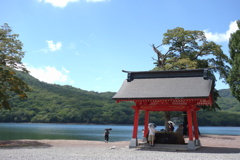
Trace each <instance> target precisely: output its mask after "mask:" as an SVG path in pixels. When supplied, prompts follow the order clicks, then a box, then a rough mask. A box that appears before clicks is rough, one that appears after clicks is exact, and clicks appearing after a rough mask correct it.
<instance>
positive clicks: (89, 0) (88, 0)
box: [86, 0, 110, 2]
mask: <svg viewBox="0 0 240 160" xmlns="http://www.w3.org/2000/svg"><path fill="white" fill-rule="evenodd" d="M86 1H87V2H106V1H110V0H86Z"/></svg>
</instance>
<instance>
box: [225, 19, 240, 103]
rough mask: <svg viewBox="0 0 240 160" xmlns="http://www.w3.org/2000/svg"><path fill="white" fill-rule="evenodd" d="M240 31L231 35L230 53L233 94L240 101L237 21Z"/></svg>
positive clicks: (239, 42)
mask: <svg viewBox="0 0 240 160" xmlns="http://www.w3.org/2000/svg"><path fill="white" fill-rule="evenodd" d="M237 25H238V30H237V31H236V32H235V33H232V34H231V37H230V39H229V44H228V47H229V52H230V60H229V62H230V64H231V70H230V74H229V77H228V83H229V85H230V89H231V92H232V94H233V96H235V97H236V98H237V99H238V101H240V67H239V66H240V20H238V21H237Z"/></svg>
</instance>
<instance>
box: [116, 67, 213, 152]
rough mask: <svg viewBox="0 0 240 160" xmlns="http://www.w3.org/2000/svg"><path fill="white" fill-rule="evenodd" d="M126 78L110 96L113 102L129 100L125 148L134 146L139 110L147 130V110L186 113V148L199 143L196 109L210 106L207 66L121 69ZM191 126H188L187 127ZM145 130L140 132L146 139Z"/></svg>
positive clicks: (211, 92)
mask: <svg viewBox="0 0 240 160" xmlns="http://www.w3.org/2000/svg"><path fill="white" fill-rule="evenodd" d="M123 72H126V73H127V79H126V80H125V81H124V82H123V84H122V86H121V88H120V89H119V91H118V92H117V93H116V94H115V95H114V96H113V99H114V100H116V102H117V103H118V102H121V101H132V102H135V105H134V106H132V108H133V109H134V110H135V113H134V126H133V132H132V139H131V142H130V145H129V148H135V147H138V144H139V143H138V137H137V133H138V121H139V111H141V110H142V111H144V112H145V117H144V130H145V131H147V130H148V123H149V112H151V111H183V112H186V113H187V123H188V137H189V141H188V144H187V145H185V146H186V147H187V150H195V149H196V148H198V147H200V146H201V143H200V140H199V133H198V122H197V111H198V110H200V109H201V108H200V106H203V105H206V106H212V103H213V98H212V96H213V85H212V84H213V80H212V79H211V77H209V75H208V69H194V70H176V71H173V70H169V71H139V72H131V71H123ZM190 126H192V127H190ZM146 136H147V132H144V138H146Z"/></svg>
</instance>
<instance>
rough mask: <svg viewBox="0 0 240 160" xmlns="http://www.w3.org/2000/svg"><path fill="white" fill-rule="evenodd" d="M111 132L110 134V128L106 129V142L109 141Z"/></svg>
mask: <svg viewBox="0 0 240 160" xmlns="http://www.w3.org/2000/svg"><path fill="white" fill-rule="evenodd" d="M109 134H110V132H109V129H105V132H104V139H105V143H108V140H109Z"/></svg>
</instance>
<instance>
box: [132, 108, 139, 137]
mask: <svg viewBox="0 0 240 160" xmlns="http://www.w3.org/2000/svg"><path fill="white" fill-rule="evenodd" d="M134 109H135V113H134V126H133V135H132V138H137V132H138V118H139V109H138V108H134Z"/></svg>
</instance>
